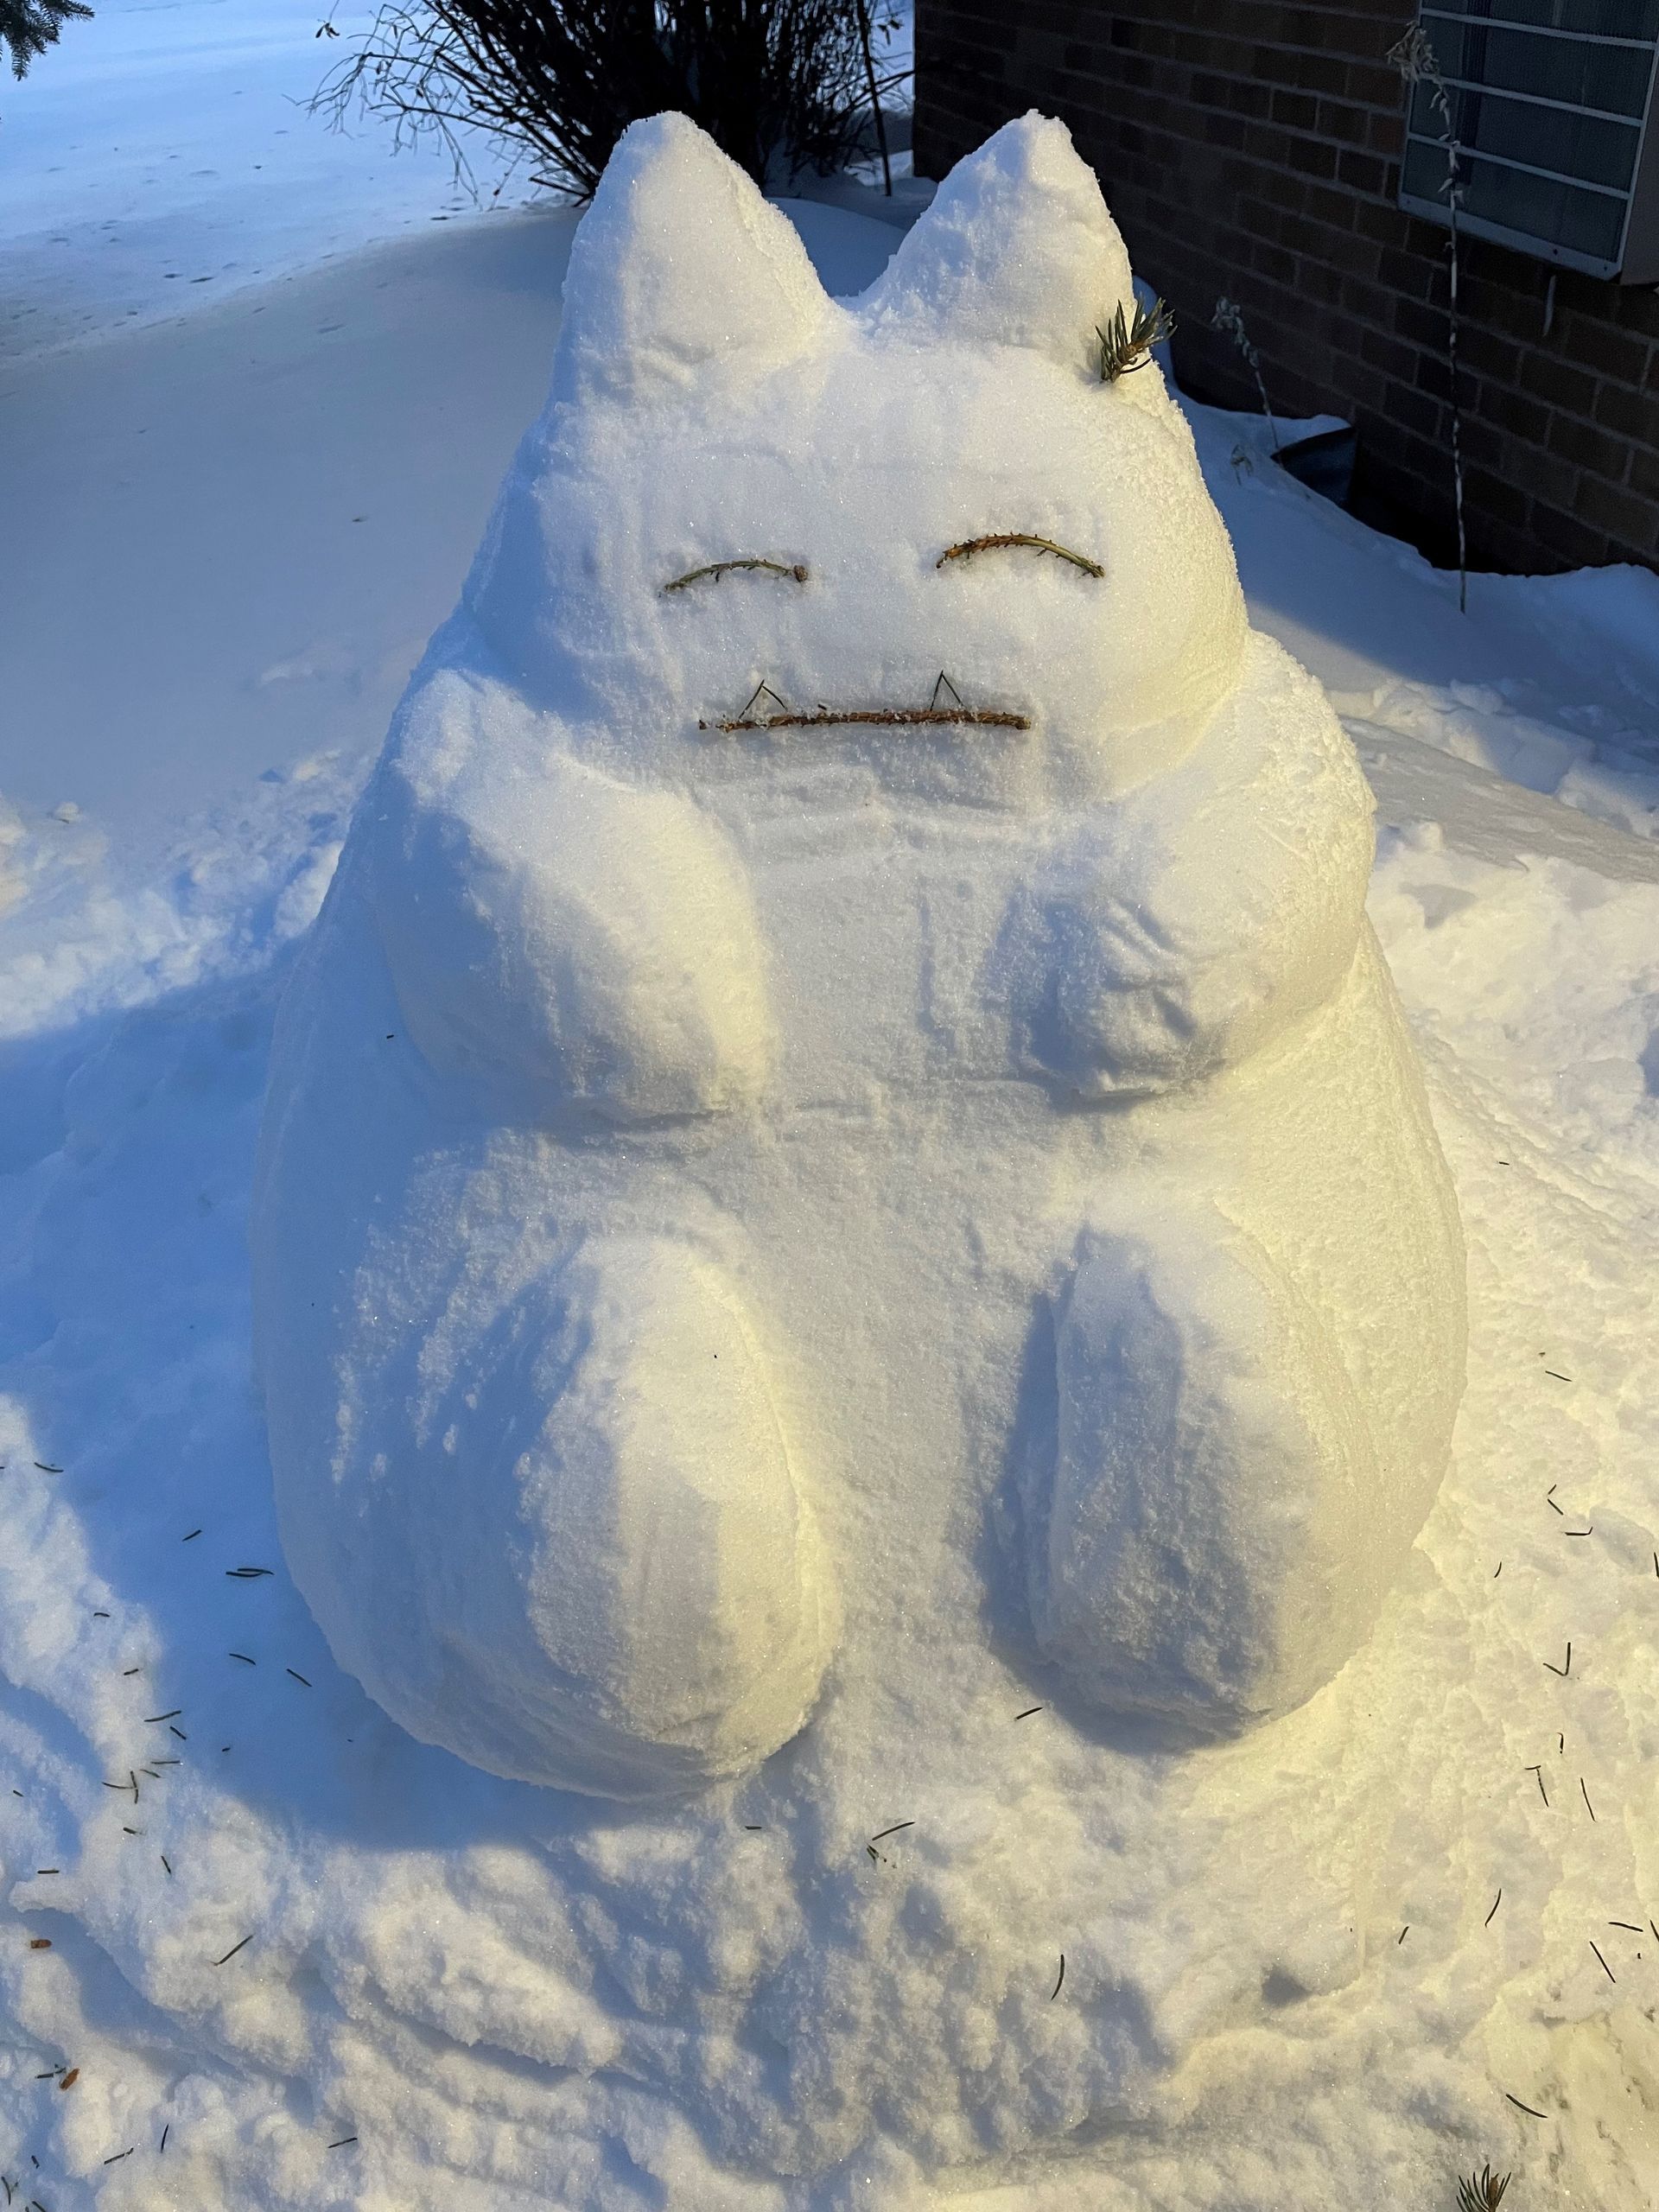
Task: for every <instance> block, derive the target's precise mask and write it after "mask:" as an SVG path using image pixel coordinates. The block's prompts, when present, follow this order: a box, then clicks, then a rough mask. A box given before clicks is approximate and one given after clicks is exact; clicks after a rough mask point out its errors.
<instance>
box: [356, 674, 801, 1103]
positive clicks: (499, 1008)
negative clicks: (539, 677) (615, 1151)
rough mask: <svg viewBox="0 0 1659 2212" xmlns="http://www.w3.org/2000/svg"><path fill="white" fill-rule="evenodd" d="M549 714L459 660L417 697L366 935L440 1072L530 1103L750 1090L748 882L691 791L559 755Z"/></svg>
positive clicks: (695, 1098)
mask: <svg viewBox="0 0 1659 2212" xmlns="http://www.w3.org/2000/svg"><path fill="white" fill-rule="evenodd" d="M562 741H563V731H562V730H561V728H560V727H559V725H558V724H557V723H556V721H553V720H552V719H551V718H550V717H547V716H540V715H533V714H532V713H531V712H530V710H529V709H526V708H525V707H524V705H523V704H522V703H521V702H519V701H518V700H517V699H516V698H514V697H513V696H512V694H511V693H510V692H507V691H506V690H504V689H502V688H501V687H499V686H498V685H495V684H493V683H486V682H482V681H480V680H479V679H478V678H476V677H470V676H467V675H464V674H461V673H460V672H458V671H453V670H442V671H438V672H436V673H435V675H434V676H433V677H431V678H430V679H429V681H428V683H426V685H425V686H424V688H423V690H422V691H421V692H420V693H419V694H418V695H417V696H416V699H415V700H414V702H412V704H411V707H410V711H409V714H408V716H407V718H406V721H405V723H404V729H403V731H402V733H401V737H400V741H399V743H398V745H397V748H396V750H395V752H394V753H393V754H392V755H391V758H390V760H388V762H387V764H386V766H385V768H384V769H383V771H382V775H381V787H380V790H379V791H378V794H377V795H376V796H377V797H378V799H379V801H380V804H379V807H378V811H377V817H376V819H375V822H374V826H373V829H372V836H373V838H374V841H375V850H374V855H373V860H372V869H373V877H374V883H375V906H376V912H377V915H378V922H379V927H380V936H381V941H382V944H383V945H384V946H385V953H386V957H387V961H388V963H389V965H390V967H391V976H392V982H393V984H394V986H395V988H396V989H397V999H398V1003H399V1005H400V1007H402V1010H403V1014H404V1022H405V1024H406V1025H407V1028H408V1032H409V1034H410V1037H411V1038H412V1039H414V1041H415V1043H416V1045H417V1046H419V1047H420V1048H421V1050H422V1052H423V1053H424V1054H425V1056H426V1058H427V1059H428V1060H429V1062H430V1063H431V1064H432V1065H433V1066H434V1067H435V1068H436V1069H438V1070H439V1071H441V1072H442V1073H446V1074H469V1073H470V1074H474V1075H477V1076H481V1077H486V1078H487V1079H489V1080H490V1081H492V1082H493V1084H496V1085H498V1086H499V1085H502V1084H505V1086H506V1087H507V1090H508V1095H509V1096H510V1097H512V1101H513V1105H514V1107H515V1108H516V1109H517V1110H518V1111H519V1112H521V1113H522V1114H523V1115H524V1118H526V1119H529V1120H537V1119H541V1118H546V1117H550V1116H551V1114H552V1113H553V1112H554V1111H555V1110H556V1109H557V1108H558V1107H559V1106H560V1105H562V1104H563V1105H564V1106H567V1107H568V1106H575V1107H576V1108H578V1109H585V1110H587V1111H589V1112H592V1113H595V1114H597V1115H599V1116H601V1117H603V1118H604V1119H605V1120H606V1121H608V1122H613V1123H627V1122H645V1121H656V1120H663V1119H667V1118H671V1117H677V1116H687V1115H702V1114H710V1113H715V1112H719V1111H720V1110H721V1109H726V1108H729V1107H733V1106H735V1105H738V1104H741V1103H744V1102H745V1101H747V1100H749V1099H752V1098H753V1097H754V1096H756V1095H757V1094H758V1093H759V1092H760V1090H761V1089H762V1088H763V1087H764V1085H765V1083H766V1076H767V1072H768V1068H769V1064H770V1058H771V1041H772V1039H771V1024H770V1019H769V1014H768V1009H767V1006H766V992H765V983H764V962H763V957H762V951H761V946H760V936H759V931H758V929H757V926H756V923H755V918H754V914H753V905H752V901H751V898H750V893H749V889H748V886H747V880H746V878H745V876H744V873H743V870H742V868H741V863H740V861H739V860H738V857H737V855H736V854H735V853H734V851H733V849H731V847H730V845H729V844H728V842H727V840H726V838H725V836H724V835H723V833H722V832H721V829H719V828H718V826H717V825H716V824H715V823H714V822H713V821H711V820H710V819H709V817H708V816H707V815H705V814H704V813H703V812H702V810H700V809H699V808H698V807H696V805H695V804H692V803H691V802H690V800H689V799H686V798H681V797H679V796H677V795H676V794H675V793H673V792H670V791H652V790H648V789H642V788H639V787H636V786H634V785H628V784H624V783H621V782H619V781H618V780H616V779H614V778H613V777H610V776H607V775H605V774H603V773H601V772H600V771H599V770H597V769H595V768H593V767H590V766H587V765H586V764H585V763H583V762H582V761H580V760H575V759H573V758H572V757H571V755H570V754H569V753H568V752H566V751H564V750H563V745H562Z"/></svg>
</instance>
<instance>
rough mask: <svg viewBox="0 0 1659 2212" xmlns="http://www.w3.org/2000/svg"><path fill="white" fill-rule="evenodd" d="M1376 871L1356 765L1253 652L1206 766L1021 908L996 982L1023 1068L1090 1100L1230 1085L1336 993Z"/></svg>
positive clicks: (1063, 861) (1331, 731)
mask: <svg viewBox="0 0 1659 2212" xmlns="http://www.w3.org/2000/svg"><path fill="white" fill-rule="evenodd" d="M1371 858H1372V837H1371V798H1370V791H1368V789H1367V788H1366V785H1365V781H1364V779H1363V776H1362V775H1361V774H1360V772H1359V769H1358V766H1357V763H1356V761H1355V760H1354V758H1353V751H1352V748H1351V747H1350V746H1349V744H1348V742H1347V741H1346V739H1345V738H1344V736H1343V734H1342V732H1341V730H1340V729H1339V728H1338V726H1337V723H1336V721H1335V718H1334V716H1333V715H1332V713H1331V710H1330V708H1329V706H1328V705H1327V704H1326V702H1325V700H1324V698H1323V697H1322V696H1319V693H1318V691H1317V690H1316V689H1315V687H1313V684H1312V683H1310V681H1309V679H1308V677H1306V674H1305V673H1304V672H1303V671H1301V670H1300V669H1299V668H1297V667H1296V666H1295V664H1294V662H1292V661H1291V659H1290V658H1289V657H1288V655H1287V654H1286V653H1285V652H1282V651H1281V649H1280V648H1279V647H1278V646H1276V645H1272V644H1270V643H1268V642H1267V641H1265V640H1263V639H1252V640H1251V642H1250V645H1249V652H1248V653H1247V656H1246V664H1245V671H1244V677H1243V682H1242V683H1241V684H1240V686H1239V689H1238V691H1237V693H1236V696H1234V697H1233V698H1232V699H1231V700H1230V701H1228V702H1226V703H1225V704H1224V706H1223V707H1221V708H1220V709H1217V713H1216V714H1215V715H1214V716H1213V718H1212V720H1211V726H1210V728H1209V730H1208V732H1207V734H1206V737H1205V743H1204V744H1203V745H1202V746H1201V747H1199V748H1198V751H1197V752H1196V753H1193V754H1192V755H1191V756H1190V757H1189V758H1188V760H1186V761H1185V762H1184V763H1183V764H1182V766H1180V767H1179V768H1177V769H1176V770H1174V771H1173V772H1171V773H1170V774H1168V775H1166V776H1165V777H1163V778H1161V779H1156V780H1154V782H1153V783H1152V784H1150V785H1147V787H1146V788H1144V789H1142V790H1141V791H1134V792H1131V793H1129V794H1128V795H1127V796H1126V797H1125V798H1122V799H1121V800H1119V801H1117V802H1116V803H1115V804H1112V805H1109V806H1104V807H1102V808H1100V809H1098V810H1096V812H1095V814H1094V815H1093V817H1091V818H1090V820H1088V821H1087V822H1086V823H1084V826H1083V828H1082V829H1081V831H1080V832H1079V834H1077V836H1074V837H1073V838H1072V839H1071V841H1070V842H1068V843H1067V844H1066V845H1065V847H1064V848H1063V849H1061V850H1060V851H1059V852H1058V853H1057V854H1056V855H1055V856H1054V858H1053V860H1052V863H1051V865H1050V867H1049V868H1048V869H1047V870H1046V873H1044V874H1041V875H1039V877H1038V879H1037V880H1035V881H1033V883H1031V884H1029V885H1027V886H1026V887H1023V888H1022V890H1021V893H1020V896H1019V897H1018V899H1016V900H1015V902H1014V907H1013V910H1012V912H1011V914H1010V917H1009V923H1008V926H1007V931H1006V935H1005V941H1004V944H1003V947H1002V948H1001V977H1000V979H999V981H1000V985H1001V988H1002V989H1003V990H1005V991H1006V992H1007V995H1008V998H1009V1000H1010V1002H1011V1010H1012V1013H1013V1016H1014V1030H1015V1035H1016V1038H1017V1039H1018V1040H1019V1047H1020V1052H1021V1054H1022V1057H1023V1058H1024V1059H1025V1061H1026V1063H1027V1065H1029V1066H1031V1067H1033V1069H1037V1070H1040V1071H1043V1072H1044V1073H1046V1074H1047V1075H1049V1076H1051V1077H1060V1078H1061V1079H1062V1080H1063V1081H1064V1082H1065V1084H1066V1085H1067V1086H1068V1088H1070V1089H1071V1090H1076V1091H1078V1092H1080V1093H1081V1094H1082V1095H1083V1096H1085V1097H1096V1098H1104V1097H1109V1096H1135V1095H1136V1094H1137V1093H1143V1092H1155V1091H1163V1090H1175V1089H1178V1088H1179V1087H1181V1086H1183V1085H1185V1084H1192V1083H1196V1082H1199V1081H1202V1080H1203V1079H1204V1078H1205V1077H1207V1076H1210V1075H1213V1074H1215V1073H1216V1072H1217V1071H1218V1070H1220V1069H1222V1068H1224V1067H1231V1066H1236V1065H1237V1064H1238V1063H1239V1062H1240V1061H1242V1060H1244V1059H1246V1058H1249V1056H1250V1055H1251V1054H1252V1053H1254V1052H1257V1051H1259V1050H1260V1049H1261V1048H1262V1046H1265V1045H1268V1044H1269V1043H1270V1042H1271V1041H1272V1040H1273V1039H1274V1038H1275V1037H1277V1036H1278V1035H1280V1034H1281V1033H1282V1032H1283V1031H1285V1030H1286V1029H1287V1028H1288V1027H1290V1026H1291V1025H1292V1024H1293V1023H1294V1022H1295V1021H1297V1020H1299V1019H1300V1018H1301V1017H1302V1016H1303V1015H1305V1014H1309V1013H1311V1012H1312V1011H1313V1009H1314V1008H1315V1007H1319V1006H1322V1005H1324V1004H1325V1002H1326V1001H1328V1000H1329V999H1331V998H1332V996H1333V995H1335V993H1336V992H1337V991H1338V989H1339V988H1341V986H1342V983H1343V982H1344V978H1345V977H1346V976H1347V975H1348V972H1349V970H1350V969H1351V967H1352V965H1353V959H1354V952H1355V949H1356V947H1357V944H1358V941H1359V933H1360V927H1361V920H1362V917H1363V912H1364V905H1365V891H1366V886H1367V884H1368V883H1369V881H1370V869H1371Z"/></svg>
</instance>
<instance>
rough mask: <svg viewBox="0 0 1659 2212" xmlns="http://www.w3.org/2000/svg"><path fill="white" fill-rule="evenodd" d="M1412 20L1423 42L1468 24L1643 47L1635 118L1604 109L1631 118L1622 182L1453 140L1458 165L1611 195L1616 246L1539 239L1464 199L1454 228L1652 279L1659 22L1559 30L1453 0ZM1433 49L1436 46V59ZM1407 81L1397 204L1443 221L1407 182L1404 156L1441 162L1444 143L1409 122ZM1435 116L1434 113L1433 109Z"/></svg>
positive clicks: (1438, 202) (1657, 241)
mask: <svg viewBox="0 0 1659 2212" xmlns="http://www.w3.org/2000/svg"><path fill="white" fill-rule="evenodd" d="M1503 5H1504V0H1495V9H1502V8H1503ZM1417 20H1418V22H1419V23H1420V24H1421V28H1422V29H1423V31H1424V32H1425V33H1426V35H1427V38H1428V40H1429V42H1430V44H1431V45H1433V44H1434V41H1435V32H1436V29H1437V27H1438V26H1440V25H1446V26H1447V27H1449V28H1452V29H1457V28H1459V27H1473V28H1476V29H1485V30H1501V31H1506V32H1517V33H1519V34H1521V35H1523V36H1534V37H1541V38H1548V39H1552V40H1555V41H1560V40H1562V39H1569V40H1572V41H1573V42H1574V43H1576V44H1580V45H1586V46H1612V47H1621V48H1626V49H1628V50H1629V51H1630V52H1632V53H1637V54H1640V53H1645V54H1646V55H1647V57H1648V84H1647V94H1646V98H1645V99H1644V101H1643V105H1642V111H1641V114H1640V116H1639V117H1637V116H1634V115H1631V116H1626V117H1623V118H1618V117H1612V116H1611V115H1610V116H1608V117H1607V119H1608V120H1610V121H1624V122H1627V123H1636V124H1637V125H1638V129H1639V136H1638V137H1637V146H1636V152H1635V158H1634V160H1633V162H1632V164H1631V170H1630V186H1629V188H1628V189H1626V190H1619V189H1618V188H1614V187H1610V186H1605V185H1599V184H1596V183H1593V182H1592V181H1589V180H1588V179H1586V178H1585V177H1580V176H1573V175H1569V174H1568V173H1567V172H1566V171H1564V170H1561V169H1554V168H1541V167H1535V166H1534V165H1533V164H1531V163H1529V162H1521V161H1517V160H1515V159H1512V158H1508V157H1506V156H1503V155H1495V154H1483V153H1480V152H1478V150H1477V149H1475V148H1473V147H1471V146H1465V145H1463V144H1462V143H1461V142H1459V146H1458V151H1459V157H1460V160H1461V162H1462V163H1463V164H1464V165H1465V175H1467V173H1468V164H1470V163H1471V162H1481V163H1483V164H1485V165H1486V166H1488V167H1490V168H1499V169H1508V170H1511V171H1514V172H1516V173H1517V174H1518V175H1523V176H1536V177H1542V178H1545V179H1547V180H1548V181H1550V182H1553V183H1560V184H1563V185H1566V186H1568V187H1569V188H1572V189H1573V190H1574V191H1578V192H1587V193H1592V194H1595V195H1596V196H1597V197H1598V198H1603V199H1614V200H1621V201H1623V203H1624V219H1623V221H1622V223H1621V225H1620V229H1619V240H1618V251H1617V253H1616V255H1615V256H1614V257H1612V258H1611V259H1610V258H1604V257H1600V256H1598V255H1596V254H1593V253H1590V252H1586V251H1582V250H1580V248H1578V247H1574V246H1567V245H1559V244H1557V242H1556V241H1555V240H1554V239H1553V238H1540V237H1538V236H1537V235H1536V234H1535V233H1534V232H1528V231H1523V230H1517V229H1515V228H1512V227H1510V226H1509V225H1506V224H1504V223H1501V222H1497V221H1495V220H1493V219H1492V218H1491V217H1490V216H1487V215H1478V214H1474V213H1471V211H1470V209H1469V207H1468V204H1467V200H1466V199H1465V200H1464V201H1463V202H1462V203H1461V204H1460V205H1459V209H1458V228H1459V231H1462V232H1467V233H1468V234H1469V235H1470V236H1471V237H1472V238H1490V239H1491V240H1492V241H1493V242H1494V243H1495V244H1496V245H1506V246H1510V247H1511V248H1512V249H1513V250H1514V251H1516V252H1517V253H1524V254H1527V255H1529V256H1530V257H1532V258H1533V259H1535V260H1538V261H1546V262H1549V263H1551V264H1554V265H1555V266H1556V267H1559V268H1562V269H1578V270H1583V271H1584V272H1585V273H1586V275H1588V276H1592V277H1606V278H1611V279H1614V280H1616V281H1618V282H1619V283H1626V284H1659V29H1656V31H1655V33H1654V35H1652V36H1651V37H1646V38H1627V37H1623V36H1618V35H1613V34H1610V33H1605V32H1599V31H1571V30H1563V29H1560V28H1558V27H1557V26H1555V25H1554V24H1548V23H1529V22H1516V21H1513V20H1512V19H1510V17H1509V16H1506V15H1503V14H1500V13H1497V12H1494V13H1492V14H1485V13H1482V14H1479V15H1476V14H1475V13H1473V12H1472V11H1471V10H1469V9H1468V8H1460V7H1459V6H1458V5H1457V4H1456V0H1449V4H1448V0H1420V4H1419V8H1418V16H1417ZM1439 51H1440V49H1439V48H1436V54H1437V58H1438V54H1439ZM1446 88H1447V90H1448V91H1449V92H1452V94H1453V96H1454V99H1453V106H1454V108H1455V105H1456V100H1455V95H1456V94H1457V93H1458V92H1476V93H1484V95H1486V96H1487V97H1488V98H1489V99H1504V100H1509V101H1512V102H1516V103H1518V104H1519V105H1523V106H1538V107H1547V108H1549V109H1551V110H1553V111H1554V112H1556V113H1558V114H1560V113H1563V112H1565V113H1569V114H1576V115H1582V116H1586V117H1592V118H1594V117H1599V116H1601V115H1602V114H1603V113H1604V111H1602V110H1600V109H1597V108H1592V107H1588V106H1586V105H1581V104H1580V103H1579V102H1577V101H1573V100H1556V99H1547V98H1545V97H1543V96H1542V95H1533V94H1528V93H1525V92H1512V91H1510V90H1509V89H1508V88H1507V87H1505V86H1501V85H1491V84H1481V83H1478V82H1477V81H1476V80H1475V79H1471V78H1468V77H1454V76H1452V75H1451V74H1450V73H1447V74H1446ZM1414 92H1415V87H1414V86H1407V88H1406V107H1405V118H1404V123H1405V129H1404V133H1403V135H1402V140H1401V148H1400V186H1399V192H1398V195H1397V197H1398V203H1399V205H1400V206H1401V207H1402V208H1403V209H1405V211H1406V212H1407V213H1408V214H1412V215H1419V216H1421V217H1422V218H1423V219H1425V220H1427V221H1428V222H1432V223H1438V224H1440V226H1441V227H1442V228H1448V227H1449V226H1450V224H1451V213H1450V210H1449V209H1448V207H1447V205H1446V199H1445V197H1444V196H1443V195H1442V194H1435V195H1434V196H1433V197H1432V198H1430V197H1427V196H1425V195H1423V194H1419V193H1415V192H1412V191H1410V190H1408V188H1407V183H1406V177H1407V162H1408V155H1409V154H1410V151H1411V149H1412V148H1413V147H1414V146H1432V147H1433V149H1434V153H1435V156H1436V157H1437V159H1439V160H1440V161H1441V162H1444V159H1445V149H1444V147H1443V145H1442V143H1441V142H1440V139H1439V138H1438V137H1430V136H1427V135H1425V133H1423V132H1422V131H1421V130H1413V128H1412V110H1413V107H1414V105H1415V101H1414ZM1434 119H1435V121H1436V122H1438V121H1439V120H1440V118H1439V117H1438V116H1436V118H1434Z"/></svg>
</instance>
